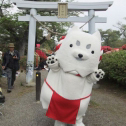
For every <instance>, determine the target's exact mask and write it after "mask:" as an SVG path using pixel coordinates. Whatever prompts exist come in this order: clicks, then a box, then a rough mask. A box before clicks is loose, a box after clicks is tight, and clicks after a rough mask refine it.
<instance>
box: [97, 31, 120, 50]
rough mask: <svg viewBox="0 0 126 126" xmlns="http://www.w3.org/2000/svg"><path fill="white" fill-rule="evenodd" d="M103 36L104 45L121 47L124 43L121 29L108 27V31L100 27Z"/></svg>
mask: <svg viewBox="0 0 126 126" xmlns="http://www.w3.org/2000/svg"><path fill="white" fill-rule="evenodd" d="M99 31H100V33H101V37H102V41H104V42H103V43H102V45H103V46H110V47H113V48H116V47H120V46H121V45H122V40H121V38H120V36H121V33H120V31H116V30H112V29H108V30H106V31H103V30H102V29H99Z"/></svg>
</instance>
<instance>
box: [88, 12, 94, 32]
mask: <svg viewBox="0 0 126 126" xmlns="http://www.w3.org/2000/svg"><path fill="white" fill-rule="evenodd" d="M94 15H95V11H94V10H89V11H88V16H89V19H90V18H92V16H94ZM88 29H89V33H90V34H93V33H94V32H95V18H93V19H92V20H91V21H89V23H88Z"/></svg>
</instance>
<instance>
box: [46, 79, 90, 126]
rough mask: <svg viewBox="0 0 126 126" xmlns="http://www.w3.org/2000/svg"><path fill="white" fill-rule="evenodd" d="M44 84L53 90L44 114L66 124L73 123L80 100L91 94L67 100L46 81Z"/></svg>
mask: <svg viewBox="0 0 126 126" xmlns="http://www.w3.org/2000/svg"><path fill="white" fill-rule="evenodd" d="M45 82H46V80H45ZM46 84H47V85H48V86H49V88H50V89H51V90H52V91H53V95H52V98H51V101H50V104H49V107H48V110H47V113H46V116H48V117H49V118H52V119H54V120H59V121H61V122H64V123H67V124H75V123H76V117H77V114H78V110H79V107H80V101H81V100H83V99H86V98H88V97H90V96H91V95H88V96H86V97H84V98H81V99H77V100H68V99H65V98H63V97H62V96H60V95H59V94H57V93H56V92H55V91H54V90H53V89H52V87H51V86H50V85H49V84H48V83H47V82H46Z"/></svg>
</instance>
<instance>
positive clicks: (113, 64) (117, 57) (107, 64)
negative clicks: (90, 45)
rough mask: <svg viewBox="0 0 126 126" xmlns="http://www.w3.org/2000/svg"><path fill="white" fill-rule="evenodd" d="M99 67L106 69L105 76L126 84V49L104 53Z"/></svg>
mask: <svg viewBox="0 0 126 126" xmlns="http://www.w3.org/2000/svg"><path fill="white" fill-rule="evenodd" d="M99 68H101V69H103V70H104V71H105V74H106V75H105V78H108V79H112V80H116V81H117V82H118V83H120V84H123V85H126V50H121V51H119V52H112V53H110V54H104V55H103V58H102V61H101V63H100V65H99Z"/></svg>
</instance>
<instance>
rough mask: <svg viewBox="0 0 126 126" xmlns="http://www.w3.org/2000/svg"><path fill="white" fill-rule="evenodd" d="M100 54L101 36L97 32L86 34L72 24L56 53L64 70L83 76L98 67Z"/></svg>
mask: <svg viewBox="0 0 126 126" xmlns="http://www.w3.org/2000/svg"><path fill="white" fill-rule="evenodd" d="M100 56H101V36H100V33H99V32H96V33H94V34H92V35H91V34H88V33H85V32H82V31H81V30H80V29H79V28H78V27H76V26H74V27H73V28H72V29H71V31H70V32H69V33H68V34H67V36H66V37H65V39H64V40H63V43H62V45H61V46H60V48H59V50H58V51H57V53H56V57H57V59H58V61H59V63H60V67H61V68H62V69H63V70H64V72H68V73H72V72H75V73H76V74H79V75H81V76H82V77H85V76H87V75H89V74H90V73H92V72H94V71H95V70H96V69H98V64H99V58H100Z"/></svg>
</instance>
